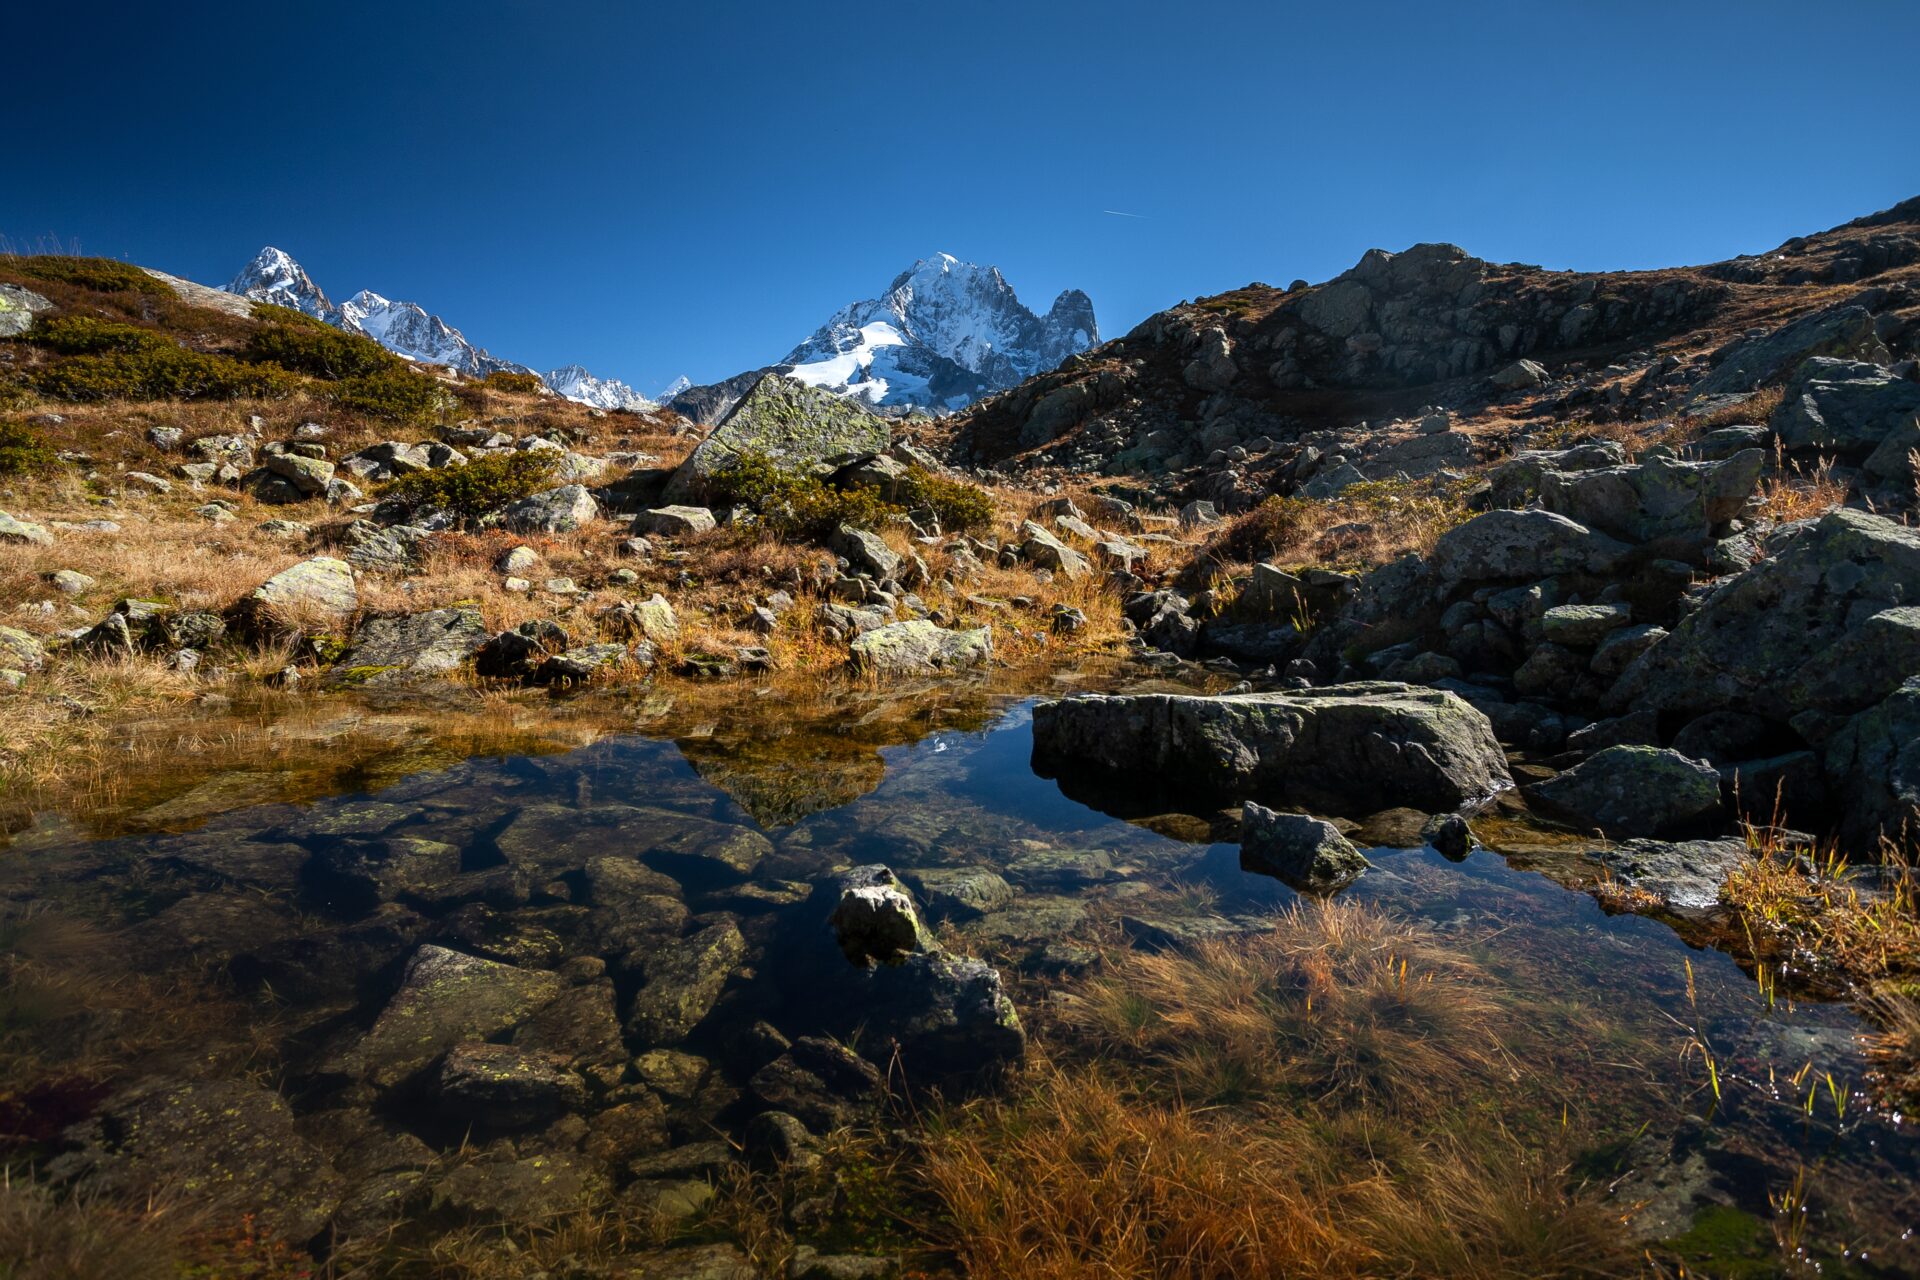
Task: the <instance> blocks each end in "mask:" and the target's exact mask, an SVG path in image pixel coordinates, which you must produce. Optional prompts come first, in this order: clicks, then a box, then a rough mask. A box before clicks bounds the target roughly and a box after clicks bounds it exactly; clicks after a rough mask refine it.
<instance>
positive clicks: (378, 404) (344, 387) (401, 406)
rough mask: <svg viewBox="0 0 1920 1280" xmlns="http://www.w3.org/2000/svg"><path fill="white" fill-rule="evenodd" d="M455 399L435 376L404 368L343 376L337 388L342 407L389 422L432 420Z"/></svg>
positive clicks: (336, 401)
mask: <svg viewBox="0 0 1920 1280" xmlns="http://www.w3.org/2000/svg"><path fill="white" fill-rule="evenodd" d="M451 399H452V398H451V397H450V396H448V394H447V393H446V392H445V391H444V390H442V389H441V386H440V384H439V383H437V382H435V381H434V380H433V379H432V378H429V377H427V376H425V375H424V374H418V373H415V372H413V371H412V370H411V369H407V368H404V367H402V368H393V369H388V370H386V371H384V372H380V373H363V374H360V375H358V376H356V377H351V378H342V379H341V380H340V381H339V382H338V383H337V384H335V386H334V388H333V402H334V403H335V404H336V405H339V406H340V407H341V408H342V409H345V410H346V411H347V412H349V413H363V414H366V415H367V416H368V417H371V418H384V419H386V420H387V421H388V422H406V423H414V424H419V423H425V422H431V421H432V420H433V419H434V418H435V417H437V416H438V415H439V414H440V413H441V412H442V411H443V410H444V409H445V408H446V407H447V406H448V404H449V403H451Z"/></svg>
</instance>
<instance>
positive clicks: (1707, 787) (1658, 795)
mask: <svg viewBox="0 0 1920 1280" xmlns="http://www.w3.org/2000/svg"><path fill="white" fill-rule="evenodd" d="M1527 798H1528V799H1529V800H1531V801H1533V802H1534V803H1535V804H1537V805H1539V806H1540V807H1541V808H1542V809H1545V810H1547V811H1548V812H1549V813H1550V814H1552V815H1553V816H1555V817H1559V818H1564V819H1566V820H1567V821H1569V822H1572V823H1575V824H1578V825H1580V826H1583V827H1597V828H1599V830H1600V831H1601V832H1603V833H1604V834H1606V835H1608V836H1612V837H1616V838H1625V837H1630V836H1660V835H1669V834H1674V833H1678V832H1682V831H1685V830H1687V829H1688V828H1692V827H1698V826H1700V825H1701V824H1703V823H1705V822H1706V821H1708V820H1709V819H1711V818H1712V817H1714V816H1715V815H1716V814H1718V813H1719V812H1720V775H1719V774H1718V773H1717V772H1715V770H1714V768H1713V766H1711V765H1708V764H1703V763H1702V762H1700V761H1698V760H1689V759H1687V757H1685V756H1683V755H1681V754H1680V753H1679V752H1678V751H1667V750H1663V749H1662V748H1659V747H1646V746H1618V747H1608V748H1607V749H1606V750H1605V751H1601V752H1599V753H1597V754H1595V755H1593V756H1590V757H1588V758H1587V759H1585V760H1583V761H1581V762H1580V763H1579V764H1577V765H1575V766H1574V767H1573V768H1571V769H1569V770H1567V771H1566V772H1565V773H1562V774H1560V775H1559V776H1557V777H1554V778H1550V779H1548V780H1547V781H1545V782H1537V783H1535V784H1534V785H1533V786H1531V787H1528V788H1527Z"/></svg>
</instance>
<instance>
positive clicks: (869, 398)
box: [668, 253, 1100, 422]
mask: <svg viewBox="0 0 1920 1280" xmlns="http://www.w3.org/2000/svg"><path fill="white" fill-rule="evenodd" d="M1099 341H1100V328H1099V326H1098V325H1097V324H1096V323H1095V322H1094V318H1093V302H1092V301H1091V300H1090V299H1089V298H1088V297H1087V295H1086V294H1084V293H1082V292H1081V291H1080V290H1078V289H1069V290H1067V291H1066V292H1065V293H1062V294H1061V295H1060V296H1059V297H1058V298H1056V299H1054V303H1053V306H1052V307H1051V308H1049V309H1048V311H1047V313H1046V314H1045V315H1044V316H1041V315H1036V314H1034V313H1033V312H1032V311H1030V310H1029V309H1028V308H1027V307H1025V306H1024V305H1022V303H1021V302H1020V299H1019V297H1018V296H1017V295H1016V294H1015V293H1014V291H1013V286H1012V285H1010V284H1008V283H1007V280H1006V277H1005V276H1003V275H1001V274H1000V270H999V268H997V267H981V266H976V265H974V264H973V263H971V262H962V261H960V260H959V259H958V258H956V257H954V256H953V255H952V254H947V253H936V254H935V255H933V256H932V257H931V258H922V259H921V260H920V261H918V262H916V263H914V264H913V266H911V267H910V268H908V269H907V270H905V271H903V272H901V273H900V274H899V275H898V276H896V277H895V278H894V281H893V283H892V284H890V285H888V286H887V290H886V292H885V293H883V294H882V295H881V296H879V297H878V298H872V299H868V300H866V301H864V302H855V303H852V304H850V305H848V306H846V307H843V308H841V309H840V311H839V312H837V313H836V314H835V315H834V316H833V318H832V319H830V320H828V321H827V322H826V323H825V324H823V325H821V326H820V328H818V329H816V330H815V331H814V333H813V335H812V336H811V337H809V338H808V339H807V340H806V341H805V342H802V343H801V344H800V345H799V346H797V347H795V348H794V349H793V350H792V351H790V352H788V353H787V357H786V359H785V360H783V361H781V362H780V363H779V364H777V365H772V366H769V367H768V368H767V369H756V370H752V371H750V372H749V373H745V374H741V375H738V376H736V377H733V378H729V379H727V380H726V381H724V382H716V383H711V384H709V385H707V386H702V387H687V388H682V389H681V390H679V391H678V392H676V393H675V394H673V395H671V396H669V397H668V403H669V405H670V406H671V407H672V408H674V409H675V410H676V411H678V412H680V413H682V414H684V415H686V416H687V417H690V418H693V419H695V420H696V421H701V422H713V421H716V420H717V419H718V418H719V417H720V416H721V415H723V414H725V413H726V411H727V409H729V408H731V407H732V405H733V404H734V402H736V401H737V400H738V399H739V398H740V396H741V395H742V394H743V393H744V392H745V391H746V389H747V388H748V387H750V386H751V385H752V384H753V383H754V382H755V381H756V380H757V379H758V377H759V375H760V374H762V373H766V372H769V371H773V372H779V373H784V374H786V375H787V376H788V377H790V378H794V379H797V380H798V381H801V382H805V383H808V384H810V385H812V386H816V387H825V388H828V389H830V390H832V391H835V392H837V393H839V394H841V395H846V396H851V397H854V398H856V399H860V400H863V401H865V402H866V403H867V404H868V406H869V407H872V408H875V409H881V410H893V411H895V412H906V411H909V410H913V409H922V410H928V411H931V412H934V413H947V412H952V411H954V410H958V409H964V408H965V407H966V406H968V405H969V404H972V403H973V402H974V401H975V400H978V399H980V398H981V397H982V396H986V395H991V394H992V393H993V392H995V391H1004V390H1006V389H1007V388H1008V387H1012V386H1014V385H1016V384H1018V383H1020V382H1021V381H1023V380H1024V379H1026V378H1029V377H1031V376H1033V375H1034V374H1036V373H1044V372H1046V371H1048V370H1050V369H1053V368H1055V367H1056V366H1058V365H1059V364H1060V362H1061V361H1063V360H1065V359H1066V358H1067V357H1068V356H1071V355H1074V354H1075V353H1077V352H1081V351H1085V350H1087V349H1088V348H1089V347H1092V346H1095V345H1096V344H1098V343H1099Z"/></svg>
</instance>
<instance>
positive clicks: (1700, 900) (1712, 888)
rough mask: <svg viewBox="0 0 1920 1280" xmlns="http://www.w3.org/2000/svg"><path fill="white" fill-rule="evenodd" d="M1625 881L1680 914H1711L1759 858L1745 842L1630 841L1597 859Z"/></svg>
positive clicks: (1608, 849) (1601, 851) (1607, 850)
mask: <svg viewBox="0 0 1920 1280" xmlns="http://www.w3.org/2000/svg"><path fill="white" fill-rule="evenodd" d="M1594 856H1595V857H1597V858H1598V859H1599V860H1600V861H1601V862H1602V863H1604V864H1605V865H1606V866H1607V868H1608V869H1609V870H1611V871H1613V872H1615V873H1617V874H1618V875H1619V876H1620V878H1621V879H1622V880H1624V881H1625V882H1626V883H1627V884H1629V885H1631V886H1633V887H1634V888H1636V889H1639V890H1641V891H1643V892H1646V893H1651V894H1653V895H1654V896H1655V897H1657V898H1659V899H1660V901H1661V903H1662V904H1663V905H1665V906H1667V907H1668V908H1670V909H1672V910H1674V911H1681V912H1689V913H1695V912H1703V911H1710V910H1712V909H1713V908H1714V907H1716V906H1717V905H1719V901H1720V887H1721V886H1722V885H1724V884H1725V883H1726V882H1727V877H1728V876H1730V875H1732V874H1733V872H1734V871H1735V870H1736V869H1738V868H1739V867H1741V866H1743V865H1744V864H1746V863H1747V862H1749V861H1751V860H1752V858H1753V853H1752V851H1751V850H1749V849H1748V848H1747V844H1746V841H1744V840H1687V841H1682V842H1680V843H1677V844H1676V843H1669V842H1667V841H1664V840H1628V841H1627V842H1626V843H1624V844H1619V845H1614V846H1613V847H1611V848H1607V849H1602V850H1599V851H1598V852H1597V853H1595V855H1594Z"/></svg>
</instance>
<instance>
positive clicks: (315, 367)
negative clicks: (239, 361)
mask: <svg viewBox="0 0 1920 1280" xmlns="http://www.w3.org/2000/svg"><path fill="white" fill-rule="evenodd" d="M265 310H270V311H273V312H276V313H281V314H285V315H290V316H299V318H300V320H301V321H303V322H305V323H300V324H295V323H292V322H290V321H286V320H282V319H280V316H279V315H274V316H273V317H271V318H270V319H269V320H268V322H267V323H265V324H262V325H261V326H260V327H259V328H257V329H255V330H254V331H253V333H252V334H251V335H250V336H249V337H248V339H247V346H246V358H247V359H249V360H252V361H256V362H258V363H263V364H265V363H271V364H277V365H279V366H280V367H281V368H283V369H291V370H294V371H295V372H297V373H306V374H311V375H313V376H314V377H316V378H326V379H328V380H330V381H335V382H338V381H341V380H343V379H346V378H362V377H366V376H368V375H370V374H380V373H389V372H394V371H401V370H404V367H405V366H404V365H403V364H402V362H401V360H400V357H399V356H396V355H394V354H393V353H392V352H391V351H388V350H387V349H386V348H385V347H383V346H381V345H380V344H379V343H377V342H375V341H374V340H373V339H372V338H369V337H365V336H364V335H362V334H358V333H347V332H346V331H345V330H342V329H335V328H334V327H332V326H331V325H326V324H322V323H320V322H319V321H317V320H312V319H311V318H310V317H307V316H303V315H300V313H299V312H297V311H288V310H287V309H286V308H285V307H271V308H265Z"/></svg>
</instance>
